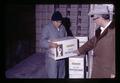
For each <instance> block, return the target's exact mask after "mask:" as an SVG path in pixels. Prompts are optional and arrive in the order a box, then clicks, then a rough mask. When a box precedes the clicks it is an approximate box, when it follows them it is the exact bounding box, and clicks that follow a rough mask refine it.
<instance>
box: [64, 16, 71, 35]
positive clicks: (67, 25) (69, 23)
mask: <svg viewBox="0 0 120 83" xmlns="http://www.w3.org/2000/svg"><path fill="white" fill-rule="evenodd" d="M62 24H63V25H64V27H65V29H66V32H67V36H73V34H72V31H71V30H70V27H71V22H70V19H69V18H67V17H64V18H63V20H62Z"/></svg>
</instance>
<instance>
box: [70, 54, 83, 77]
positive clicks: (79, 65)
mask: <svg viewBox="0 0 120 83" xmlns="http://www.w3.org/2000/svg"><path fill="white" fill-rule="evenodd" d="M84 67H85V63H84V56H74V57H70V58H69V78H84Z"/></svg>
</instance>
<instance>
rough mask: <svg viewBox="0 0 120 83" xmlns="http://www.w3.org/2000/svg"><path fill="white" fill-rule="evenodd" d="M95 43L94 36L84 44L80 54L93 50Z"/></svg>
mask: <svg viewBox="0 0 120 83" xmlns="http://www.w3.org/2000/svg"><path fill="white" fill-rule="evenodd" d="M94 44H95V37H92V38H91V39H90V40H89V41H87V42H86V43H85V44H84V45H82V46H81V47H80V48H79V49H78V51H79V53H80V54H86V52H88V51H90V50H92V49H93V48H94Z"/></svg>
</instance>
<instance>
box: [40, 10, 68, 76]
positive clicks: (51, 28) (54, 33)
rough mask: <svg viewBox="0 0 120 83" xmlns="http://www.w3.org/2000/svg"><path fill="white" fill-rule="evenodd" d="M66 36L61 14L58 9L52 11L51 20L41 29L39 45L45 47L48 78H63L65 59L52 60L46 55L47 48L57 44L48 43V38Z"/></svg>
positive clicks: (54, 46)
mask: <svg viewBox="0 0 120 83" xmlns="http://www.w3.org/2000/svg"><path fill="white" fill-rule="evenodd" d="M65 36H67V33H66V31H65V28H64V27H63V25H62V15H61V13H60V12H59V11H56V12H54V13H53V15H52V18H51V22H50V23H48V24H47V25H46V26H45V27H44V28H43V30H42V34H41V42H40V43H41V47H42V48H45V49H46V61H45V62H46V63H45V67H46V70H47V73H48V78H64V77H65V60H64V59H61V60H57V61H55V60H53V59H52V58H50V57H49V56H48V54H47V53H48V52H47V51H48V49H49V48H56V47H57V46H58V45H57V44H55V43H50V42H49V40H54V39H57V38H63V37H65Z"/></svg>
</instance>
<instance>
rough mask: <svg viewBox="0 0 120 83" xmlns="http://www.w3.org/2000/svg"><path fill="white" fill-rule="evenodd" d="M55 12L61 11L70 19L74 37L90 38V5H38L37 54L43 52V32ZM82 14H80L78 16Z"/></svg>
mask: <svg viewBox="0 0 120 83" xmlns="http://www.w3.org/2000/svg"><path fill="white" fill-rule="evenodd" d="M54 11H60V12H61V14H62V15H63V17H68V18H70V21H71V27H70V29H71V31H72V33H73V35H74V36H88V34H89V32H88V30H89V19H88V18H89V17H88V15H87V14H88V12H89V4H80V5H79V4H69V5H68V4H57V5H54V4H50V5H45V4H44V5H43V4H37V5H36V11H35V13H36V52H43V51H44V49H41V48H40V36H41V30H42V28H43V27H44V25H45V24H47V23H48V22H49V21H50V19H51V16H52V14H53V12H54ZM78 13H80V14H78Z"/></svg>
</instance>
